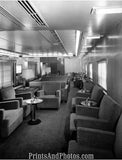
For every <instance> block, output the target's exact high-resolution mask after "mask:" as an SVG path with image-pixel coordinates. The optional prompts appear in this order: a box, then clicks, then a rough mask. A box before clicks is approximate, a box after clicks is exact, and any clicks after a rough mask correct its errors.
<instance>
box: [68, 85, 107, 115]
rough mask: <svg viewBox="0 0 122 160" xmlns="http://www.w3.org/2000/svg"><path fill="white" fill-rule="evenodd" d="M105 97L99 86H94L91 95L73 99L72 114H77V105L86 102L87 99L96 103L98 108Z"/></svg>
mask: <svg viewBox="0 0 122 160" xmlns="http://www.w3.org/2000/svg"><path fill="white" fill-rule="evenodd" d="M103 96H104V91H103V89H102V88H101V87H99V86H98V85H94V87H93V90H92V92H91V93H81V95H80V97H73V98H72V106H71V107H72V108H71V112H75V108H76V105H79V104H80V103H81V102H82V101H85V100H86V99H87V98H89V100H91V101H94V102H96V106H97V107H99V106H100V102H101V100H102V98H103Z"/></svg>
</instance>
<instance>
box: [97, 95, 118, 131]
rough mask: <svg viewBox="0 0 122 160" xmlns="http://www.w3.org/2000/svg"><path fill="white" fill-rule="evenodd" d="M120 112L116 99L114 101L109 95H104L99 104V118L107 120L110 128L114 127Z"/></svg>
mask: <svg viewBox="0 0 122 160" xmlns="http://www.w3.org/2000/svg"><path fill="white" fill-rule="evenodd" d="M120 114H121V107H120V105H119V104H118V103H117V102H116V101H114V100H113V99H112V98H111V97H110V96H109V95H104V97H103V99H102V101H101V104H100V109H99V118H100V119H104V120H107V121H109V122H110V123H111V125H112V126H111V127H112V129H115V126H116V123H117V120H118V119H119V116H120Z"/></svg>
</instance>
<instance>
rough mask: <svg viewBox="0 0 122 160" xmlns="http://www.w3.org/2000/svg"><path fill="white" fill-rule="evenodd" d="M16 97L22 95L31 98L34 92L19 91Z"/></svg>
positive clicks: (24, 97)
mask: <svg viewBox="0 0 122 160" xmlns="http://www.w3.org/2000/svg"><path fill="white" fill-rule="evenodd" d="M16 97H22V98H23V99H30V98H32V93H31V92H27V93H19V94H16Z"/></svg>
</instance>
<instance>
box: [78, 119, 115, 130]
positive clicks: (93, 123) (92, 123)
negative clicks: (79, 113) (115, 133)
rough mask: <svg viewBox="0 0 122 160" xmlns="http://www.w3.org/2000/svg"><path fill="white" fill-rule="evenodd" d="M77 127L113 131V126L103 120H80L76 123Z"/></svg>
mask: <svg viewBox="0 0 122 160" xmlns="http://www.w3.org/2000/svg"><path fill="white" fill-rule="evenodd" d="M76 126H77V127H86V128H94V129H101V130H105V131H112V127H111V124H110V123H109V122H108V121H105V120H101V119H78V120H77V121H76Z"/></svg>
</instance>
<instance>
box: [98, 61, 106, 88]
mask: <svg viewBox="0 0 122 160" xmlns="http://www.w3.org/2000/svg"><path fill="white" fill-rule="evenodd" d="M103 63H105V65H106V70H105V73H106V74H103V72H102V71H103V69H102V70H101V72H102V73H101V75H99V64H103ZM107 64H108V60H107V59H102V60H100V61H98V62H97V67H98V84H99V85H100V86H102V87H103V88H104V89H105V90H107ZM102 75H105V76H103V77H102ZM102 80H104V81H102Z"/></svg>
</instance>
